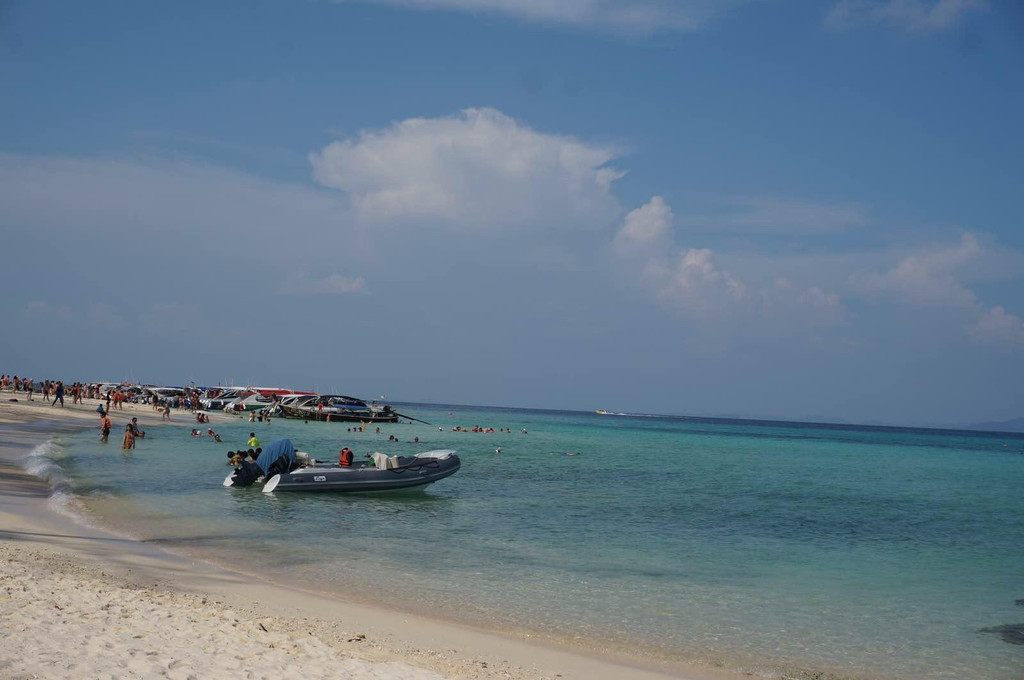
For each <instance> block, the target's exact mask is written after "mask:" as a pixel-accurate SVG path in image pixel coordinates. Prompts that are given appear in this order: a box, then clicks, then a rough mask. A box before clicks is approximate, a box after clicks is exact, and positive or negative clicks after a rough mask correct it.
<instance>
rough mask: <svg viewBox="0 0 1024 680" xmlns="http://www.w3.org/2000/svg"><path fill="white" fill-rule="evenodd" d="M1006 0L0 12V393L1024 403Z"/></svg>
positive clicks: (1014, 103)
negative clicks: (269, 392) (12, 384)
mask: <svg viewBox="0 0 1024 680" xmlns="http://www.w3.org/2000/svg"><path fill="white" fill-rule="evenodd" d="M1022 73H1024V5H1021V4H1020V3H1017V2H1014V1H1012V0H1005V1H1003V0H824V1H819V2H811V1H804V0H717V1H712V0H675V1H672V2H670V1H668V0H562V1H561V2H558V3H554V2H545V1H543V0H361V1H360V0H347V1H338V2H329V1H319V2H316V1H312V0H310V1H304V2H286V1H284V0H262V1H256V2H245V3H242V2H217V3H209V2H187V1H183V2H175V3H135V2H104V1H97V2H89V3H79V2H48V1H46V0H38V1H33V2H19V1H17V0H15V1H10V0H8V1H6V2H2V1H0V244H2V245H0V252H2V254H3V255H2V263H3V273H2V274H0V283H2V284H3V286H4V288H5V290H4V293H3V295H2V296H0V318H2V319H3V320H4V321H3V325H4V329H5V330H4V332H3V333H2V334H0V364H2V365H0V372H6V373H15V374H19V375H22V376H31V377H34V378H36V379H43V378H58V377H59V378H64V379H69V380H74V379H81V380H123V379H129V380H133V381H142V382H150V383H167V384H181V383H184V382H187V381H192V380H195V381H196V382H198V383H200V384H213V383H229V382H230V383H233V384H261V385H285V386H290V387H294V388H296V389H316V390H318V391H321V392H341V393H346V394H353V395H357V396H363V397H366V398H370V397H377V396H380V395H386V396H387V398H388V399H390V400H402V401H429V402H437V403H455V404H486V405H503V406H522V407H536V408H556V409H580V410H590V409H598V408H600V409H606V410H614V411H629V412H645V413H666V414H687V415H697V416H702V415H708V416H712V415H713V416H741V417H765V418H793V419H828V420H845V421H849V422H880V423H890V424H909V425H939V426H950V425H957V424H967V423H972V422H977V421H986V420H1006V419H1011V418H1016V417H1020V416H1024V322H1022V318H1024V223H1022V216H1024V210H1022V207H1021V200H1022V196H1024V132H1022V125H1024V123H1022V121H1024V78H1022V76H1021V74H1022Z"/></svg>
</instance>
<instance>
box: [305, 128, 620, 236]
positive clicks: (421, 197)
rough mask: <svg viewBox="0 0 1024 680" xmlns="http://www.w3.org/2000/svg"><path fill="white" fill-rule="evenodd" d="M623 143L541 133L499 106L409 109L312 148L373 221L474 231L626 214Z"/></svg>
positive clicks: (323, 172) (329, 182)
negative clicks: (427, 111)
mask: <svg viewBox="0 0 1024 680" xmlns="http://www.w3.org/2000/svg"><path fill="white" fill-rule="evenodd" d="M618 154H619V151H618V150H617V149H615V148H613V147H612V146H608V145H598V144H588V143H585V142H581V141H579V140H577V139H575V138H573V137H568V136H564V135H554V134H545V133H541V132H537V131H535V130H532V129H531V128H529V127H527V126H526V125H524V124H522V123H520V122H518V121H516V120H514V119H512V118H510V117H508V116H506V115H504V114H503V113H501V112H500V111H496V110H494V109H487V108H483V109H466V110H464V111H462V112H461V113H459V114H457V115H454V116H447V117H443V118H411V119H408V120H404V121H401V122H398V123H395V124H393V125H391V126H390V127H387V128H384V129H381V130H371V131H364V132H362V133H360V134H359V135H358V137H356V138H353V139H346V140H342V141H338V142H334V143H332V144H330V145H328V146H327V147H326V148H324V149H323V150H322V151H321V152H320V153H317V154H311V155H310V162H311V163H312V165H313V176H314V178H315V179H316V181H317V182H319V183H320V184H322V185H324V186H327V187H331V188H334V189H340V190H342V191H344V192H346V193H347V194H348V195H349V197H350V198H351V200H352V202H353V205H354V206H355V209H356V212H357V213H358V215H359V216H360V217H361V218H362V219H363V220H364V221H366V222H370V223H385V222H394V221H397V220H423V219H430V220H439V221H441V222H443V223H446V224H449V225H458V226H461V227H464V228H471V229H475V230H486V229H490V228H501V227H510V226H511V227H517V228H521V227H528V226H535V225H537V226H552V225H555V226H559V227H570V228H572V227H580V226H584V227H588V228H595V227H600V226H603V225H604V224H606V223H607V221H608V220H609V219H612V218H613V217H614V216H615V215H617V214H618V213H619V207H618V202H617V201H616V200H615V198H614V197H613V196H612V195H611V190H610V189H611V184H612V182H614V181H615V180H616V179H618V178H619V177H621V176H622V173H620V172H618V171H617V170H615V169H613V168H610V167H607V165H606V164H607V163H608V162H609V161H611V160H612V159H614V158H615V157H616V156H617V155H618Z"/></svg>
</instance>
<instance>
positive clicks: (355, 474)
mask: <svg viewBox="0 0 1024 680" xmlns="http://www.w3.org/2000/svg"><path fill="white" fill-rule="evenodd" d="M461 466H462V461H460V460H459V457H458V456H457V455H455V452H454V451H451V450H448V449H445V450H438V451H425V452H423V453H418V454H416V455H414V456H387V455H384V454H382V453H375V454H373V455H372V456H371V457H370V458H369V459H367V460H362V461H353V462H352V464H351V465H350V466H345V467H343V466H340V465H337V464H333V463H317V462H315V461H311V460H309V459H308V457H307V456H305V455H304V454H302V453H296V451H295V448H294V446H293V445H292V443H291V441H290V440H288V439H278V440H276V441H273V442H271V443H270V444H269V445H268V446H267V448H266V449H264V451H263V453H262V454H260V457H259V459H257V460H256V462H255V463H251V462H246V463H243V464H242V465H241V466H239V467H238V468H236V469H235V470H234V471H233V472H232V473H231V474H229V475H228V476H227V478H225V479H224V486H229V487H237V486H252V485H253V484H255V483H257V482H258V481H259V480H260V478H263V479H264V480H265V481H264V483H263V492H264V493H271V492H277V491H332V492H335V493H353V492H374V491H397V490H401V489H413V488H417V487H423V486H426V485H427V484H432V483H433V482H436V481H438V480H440V479H444V478H445V477H449V476H451V475H453V474H455V473H456V472H458V470H459V468H460V467H461Z"/></svg>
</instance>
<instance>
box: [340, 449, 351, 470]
mask: <svg viewBox="0 0 1024 680" xmlns="http://www.w3.org/2000/svg"><path fill="white" fill-rule="evenodd" d="M338 466H339V467H352V449H350V448H348V447H347V446H345V447H343V448H342V449H341V451H339V452H338Z"/></svg>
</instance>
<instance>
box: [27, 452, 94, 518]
mask: <svg viewBox="0 0 1024 680" xmlns="http://www.w3.org/2000/svg"><path fill="white" fill-rule="evenodd" d="M67 456H68V451H67V449H66V448H65V447H64V445H63V442H61V440H60V439H56V438H54V439H49V440H47V441H45V442H43V443H42V444H39V445H38V446H36V447H35V448H33V449H32V450H31V451H30V452H29V454H28V456H27V457H26V458H25V464H24V468H25V472H27V473H28V474H30V475H32V476H33V477H38V478H39V479H41V480H43V481H44V482H46V484H47V486H49V488H50V497H49V504H50V507H51V509H53V510H54V511H55V512H57V513H59V514H61V515H64V516H65V517H70V518H71V519H73V520H75V521H77V522H82V523H83V524H88V522H85V518H84V513H83V508H82V507H81V505H80V502H79V499H78V497H77V496H76V495H75V493H74V492H73V491H72V489H71V485H70V482H69V480H68V478H67V475H65V474H64V468H62V467H61V465H60V461H61V460H63V459H64V458H66V457H67Z"/></svg>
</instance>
